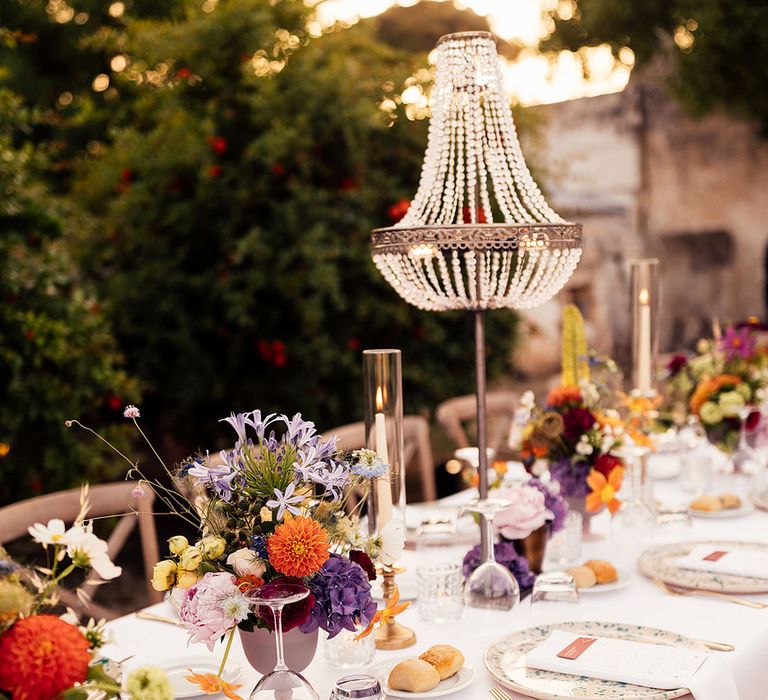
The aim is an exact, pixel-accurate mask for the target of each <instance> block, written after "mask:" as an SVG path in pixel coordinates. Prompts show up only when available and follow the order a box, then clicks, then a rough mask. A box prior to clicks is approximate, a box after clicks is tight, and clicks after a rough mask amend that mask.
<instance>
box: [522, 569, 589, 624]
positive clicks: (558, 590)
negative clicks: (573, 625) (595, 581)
mask: <svg viewBox="0 0 768 700" xmlns="http://www.w3.org/2000/svg"><path fill="white" fill-rule="evenodd" d="M579 600H580V599H579V591H578V589H577V588H576V582H575V581H574V580H573V576H571V575H570V574H567V573H566V572H564V571H550V572H548V573H545V574H539V576H538V577H537V578H536V582H535V583H534V584H533V591H532V592H531V615H532V616H533V620H534V622H535V623H537V624H547V623H550V622H559V621H562V620H566V619H568V618H570V617H572V616H573V613H574V612H575V605H576V604H577V603H578V602H579Z"/></svg>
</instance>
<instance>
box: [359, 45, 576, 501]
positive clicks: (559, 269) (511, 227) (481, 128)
mask: <svg viewBox="0 0 768 700" xmlns="http://www.w3.org/2000/svg"><path fill="white" fill-rule="evenodd" d="M431 113H432V114H431V120H430V125H429V138H428V144H427V150H426V154H425V157H424V164H423V166H422V171H421V178H420V181H419V188H418V191H417V193H416V196H415V197H414V199H413V201H412V203H411V205H410V208H409V209H408V213H407V214H406V215H405V217H404V218H403V219H402V220H401V221H400V222H399V223H397V224H396V225H395V226H392V227H389V228H381V229H376V230H375V231H373V235H372V255H373V261H374V263H375V264H376V267H377V268H378V269H379V271H380V272H381V274H382V275H383V276H384V278H385V279H386V280H387V281H388V282H389V283H390V284H391V285H392V287H394V289H395V290H396V291H397V292H398V294H400V296H401V297H402V298H403V299H405V300H406V301H407V302H408V303H409V304H413V305H414V306H417V307H419V308H420V309H424V310H427V311H447V310H451V309H466V310H470V311H473V312H475V319H476V320H475V331H476V333H475V336H476V361H477V400H478V448H479V452H480V454H479V458H480V495H481V497H485V496H486V494H487V489H488V481H487V456H486V449H485V448H486V420H485V418H486V412H485V391H486V390H485V340H484V335H485V330H484V312H485V310H487V309H500V308H516V309H522V308H530V307H534V306H538V305H540V304H543V303H544V302H546V301H547V300H548V299H550V298H551V297H552V296H554V295H555V294H556V293H557V292H558V291H559V290H560V289H561V288H562V287H563V285H564V284H565V283H566V281H567V280H568V279H569V278H570V276H571V275H572V274H573V271H574V269H575V267H576V264H577V263H578V261H579V258H580V257H581V251H582V245H581V225H580V224H572V223H568V222H567V221H565V220H564V219H562V218H561V217H560V216H558V214H556V213H555V212H554V211H553V210H552V208H551V207H550V206H549V204H547V202H546V200H545V199H544V197H543V195H542V194H541V191H540V190H539V188H538V186H537V185H536V183H535V182H534V181H533V178H532V177H531V174H530V172H529V171H528V167H527V166H526V164H525V159H524V158H523V154H522V151H521V150H520V142H519V141H518V138H517V132H516V130H515V124H514V122H513V120H512V112H511V109H510V106H509V102H508V100H507V98H506V97H505V95H504V92H503V89H502V75H501V65H500V58H499V56H498V54H497V52H496V43H495V40H494V38H493V35H492V34H490V33H488V32H462V33H458V34H448V35H446V36H444V37H442V38H441V39H440V40H439V41H438V44H437V74H436V80H435V87H434V93H433V95H432V98H431Z"/></svg>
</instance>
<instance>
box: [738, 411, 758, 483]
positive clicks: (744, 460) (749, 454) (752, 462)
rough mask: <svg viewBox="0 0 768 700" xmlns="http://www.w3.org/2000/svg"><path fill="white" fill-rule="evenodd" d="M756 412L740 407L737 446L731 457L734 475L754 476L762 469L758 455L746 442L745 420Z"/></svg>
mask: <svg viewBox="0 0 768 700" xmlns="http://www.w3.org/2000/svg"><path fill="white" fill-rule="evenodd" d="M756 410H757V408H756V407H755V406H742V407H741V408H740V409H739V421H740V426H739V445H738V447H737V448H736V451H735V452H734V453H733V457H731V461H732V462H733V473H734V474H745V475H747V476H755V475H757V474H759V472H760V469H761V467H762V459H761V458H760V455H759V454H758V453H757V451H756V450H754V449H753V448H752V447H750V445H749V443H748V442H747V418H749V416H750V414H751V413H752V412H753V411H756Z"/></svg>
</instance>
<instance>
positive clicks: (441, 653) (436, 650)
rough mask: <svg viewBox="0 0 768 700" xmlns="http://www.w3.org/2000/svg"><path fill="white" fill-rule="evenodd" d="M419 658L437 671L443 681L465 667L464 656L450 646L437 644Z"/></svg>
mask: <svg viewBox="0 0 768 700" xmlns="http://www.w3.org/2000/svg"><path fill="white" fill-rule="evenodd" d="M419 658H420V659H421V660H422V661H426V662H427V663H428V664H431V665H432V666H434V667H435V669H437V673H438V674H439V676H440V680H441V681H444V680H445V679H446V678H450V677H451V676H452V675H453V674H454V673H456V672H457V671H458V670H459V669H460V668H461V667H462V666H463V665H464V654H462V653H461V652H460V651H459V650H458V649H456V648H455V647H452V646H451V645H450V644H435V646H433V647H429V649H427V650H426V651H425V652H424V653H423V654H422V655H421V656H420V657H419Z"/></svg>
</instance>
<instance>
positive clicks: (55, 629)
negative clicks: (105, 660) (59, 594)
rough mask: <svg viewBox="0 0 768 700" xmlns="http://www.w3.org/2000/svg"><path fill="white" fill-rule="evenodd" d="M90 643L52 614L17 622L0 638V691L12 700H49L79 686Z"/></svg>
mask: <svg viewBox="0 0 768 700" xmlns="http://www.w3.org/2000/svg"><path fill="white" fill-rule="evenodd" d="M90 646H91V645H90V643H89V642H88V640H87V639H86V638H85V637H84V636H83V634H82V633H81V632H80V630H79V629H77V627H75V626H74V625H70V624H69V623H68V622H64V620H62V619H60V618H58V617H56V616H55V615H33V616H32V617H27V618H24V619H22V620H19V621H18V622H17V623H16V624H14V625H13V627H11V628H10V629H9V630H8V631H7V632H5V633H4V634H2V635H0V688H2V689H3V690H4V691H6V692H10V694H11V696H12V697H13V699H14V700H50V698H55V697H56V696H57V695H58V694H59V693H60V692H61V691H62V690H66V689H67V688H71V687H72V686H73V685H74V684H75V683H82V682H83V681H84V680H85V678H86V676H87V675H88V664H89V663H90V661H91V654H90V651H89V649H90Z"/></svg>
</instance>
